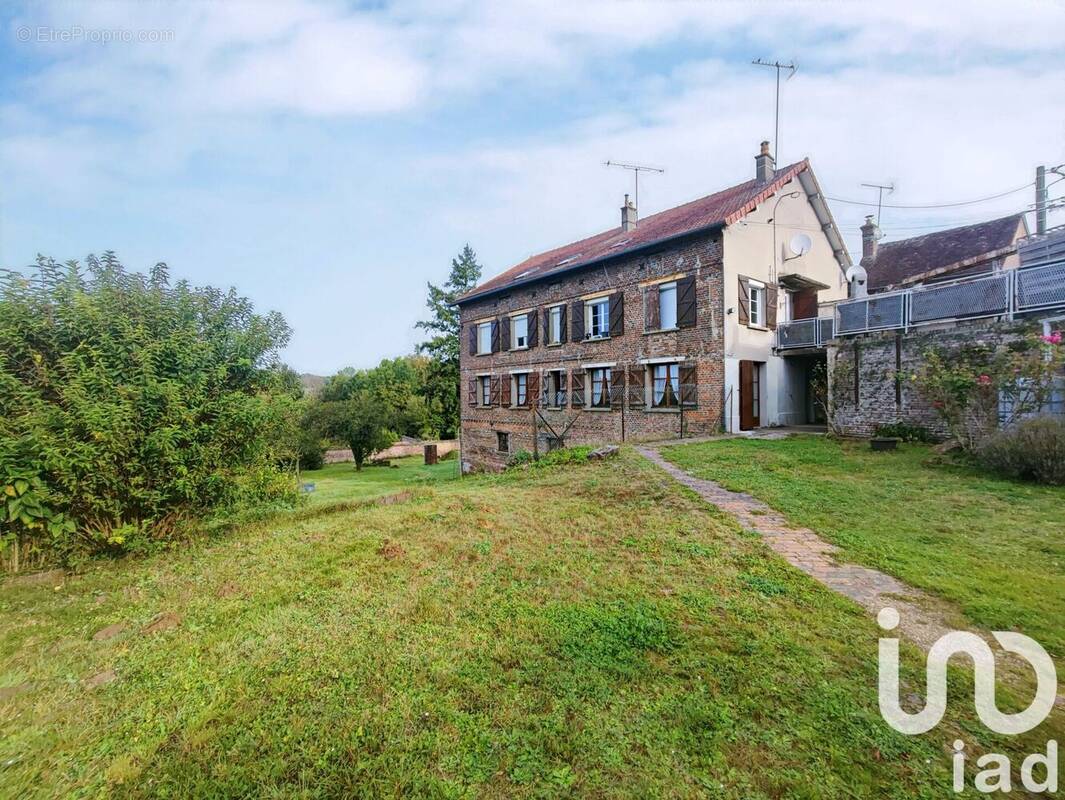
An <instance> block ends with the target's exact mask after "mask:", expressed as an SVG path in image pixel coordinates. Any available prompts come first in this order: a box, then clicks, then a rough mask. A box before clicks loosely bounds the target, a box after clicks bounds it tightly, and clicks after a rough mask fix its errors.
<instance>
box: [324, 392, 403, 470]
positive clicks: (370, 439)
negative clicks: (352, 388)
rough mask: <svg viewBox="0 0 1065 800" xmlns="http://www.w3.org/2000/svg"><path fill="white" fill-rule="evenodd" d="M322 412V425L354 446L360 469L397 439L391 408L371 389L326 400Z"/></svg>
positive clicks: (354, 453)
mask: <svg viewBox="0 0 1065 800" xmlns="http://www.w3.org/2000/svg"><path fill="white" fill-rule="evenodd" d="M319 413H320V414H321V429H322V430H323V431H324V432H325V433H326V434H327V435H328V436H331V437H333V438H335V439H337V440H339V441H343V442H346V443H347V445H348V447H350V448H351V454H352V456H353V458H354V459H355V469H356V470H361V469H362V465H363V463H365V461H366V459H367V458H369V457H370V456H371V455H373V454H374V453H376V452H378V451H379V450H384V449H385V448H387V447H390V446H391V445H392V443H393V442H395V441H396V435H395V433H393V431H392V428H391V423H392V420H391V419H390V414H389V413H388V409H387V408H386V407H385V406H383V405H382V404H381V403H380V402H379V401H378V399H377V398H376V397H375V396H374V393H373V392H372V391H370V390H369V389H360V390H358V391H356V392H355V393H353V394H352V395H351V396H350V397H348V398H346V399H344V400H330V401H327V402H323V403H322V404H321V406H320V408H319Z"/></svg>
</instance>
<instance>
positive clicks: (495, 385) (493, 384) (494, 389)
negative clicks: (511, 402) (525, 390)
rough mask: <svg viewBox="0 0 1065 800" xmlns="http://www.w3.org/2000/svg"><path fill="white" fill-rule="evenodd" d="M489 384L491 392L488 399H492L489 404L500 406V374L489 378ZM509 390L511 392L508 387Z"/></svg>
mask: <svg viewBox="0 0 1065 800" xmlns="http://www.w3.org/2000/svg"><path fill="white" fill-rule="evenodd" d="M488 386H489V393H488V395H489V397H488V399H489V401H490V402H489V403H488V405H490V406H498V405H499V376H498V375H493V376H492V377H491V378H489V379H488ZM508 392H509V389H508Z"/></svg>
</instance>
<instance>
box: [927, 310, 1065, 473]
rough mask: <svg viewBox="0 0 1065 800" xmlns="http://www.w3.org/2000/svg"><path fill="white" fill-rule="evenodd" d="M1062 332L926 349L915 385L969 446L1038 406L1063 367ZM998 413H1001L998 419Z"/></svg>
mask: <svg viewBox="0 0 1065 800" xmlns="http://www.w3.org/2000/svg"><path fill="white" fill-rule="evenodd" d="M1062 342H1063V339H1062V334H1061V332H1060V331H1055V332H1054V333H1051V334H1049V335H1045V336H1039V335H1036V334H1031V335H1028V336H1025V337H1023V338H1020V339H1016V340H1014V341H1011V342H1008V343H1005V344H991V343H987V342H980V341H976V342H974V343H971V344H966V345H965V346H963V347H961V348H958V349H952V350H929V351H928V352H926V353H925V363H924V365H923V366H922V368H921V369H920V371H919V372H918V373H917V374H916V382H917V389H918V391H919V392H920V394H921V395H922V396H923V397H924V398H925V399H926V400H927V401H928V402H929V403H930V404H931V406H932V408H934V409H935V410H936V412H937V413H938V414H939V415H940V417H941V418H942V419H943V421H944V423H945V424H946V426H947V429H948V430H949V431H950V434H951V436H952V437H953V438H954V439H956V440H957V441H958V442H959V443H960V444H961V446H962V447H963V448H964V449H965V450H967V451H970V452H974V451H975V450H977V449H978V448H979V447H980V445H981V444H982V443H983V442H984V441H985V440H986V439H987V438H988V437H989V436H991V435H992V434H993V433H994V432H995V431H996V430H997V429H998V427H999V425H1000V424H1001V425H1002V426H1003V427H1008V426H1010V425H1011V424H1012V423H1013V422H1014V421H1016V420H1017V419H1019V418H1022V417H1025V416H1028V415H1030V414H1033V413H1035V412H1038V411H1039V410H1040V409H1041V408H1043V407H1044V406H1045V405H1046V404H1047V403H1048V402H1049V400H1050V398H1051V395H1052V393H1053V391H1054V386H1055V383H1056V382H1057V381H1061V380H1062V376H1063V373H1065V346H1063V344H1062ZM1000 416H1001V417H1002V419H1001V420H1000Z"/></svg>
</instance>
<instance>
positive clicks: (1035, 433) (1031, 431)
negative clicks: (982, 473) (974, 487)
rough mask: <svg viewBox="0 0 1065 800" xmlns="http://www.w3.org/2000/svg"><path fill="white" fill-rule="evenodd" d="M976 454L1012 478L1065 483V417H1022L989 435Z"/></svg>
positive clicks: (986, 464)
mask: <svg viewBox="0 0 1065 800" xmlns="http://www.w3.org/2000/svg"><path fill="white" fill-rule="evenodd" d="M978 457H979V459H980V461H981V462H982V463H983V464H984V465H985V466H987V467H988V468H990V469H993V470H995V471H996V472H1001V473H1002V474H1004V475H1009V476H1010V477H1013V478H1022V479H1025V480H1034V481H1037V482H1039V483H1049V484H1054V485H1058V486H1061V485H1065V419H1061V418H1055V417H1034V418H1032V419H1026V420H1022V421H1021V422H1018V423H1017V424H1016V425H1013V426H1012V427H1010V428H1007V429H1005V430H1002V431H999V432H998V433H997V434H995V435H994V436H992V437H991V438H990V439H988V441H987V442H986V443H985V444H984V445H983V447H981V448H980V451H979V453H978Z"/></svg>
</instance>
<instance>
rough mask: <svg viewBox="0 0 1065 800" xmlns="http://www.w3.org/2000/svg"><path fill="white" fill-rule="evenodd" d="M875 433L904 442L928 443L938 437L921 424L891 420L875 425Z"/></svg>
mask: <svg viewBox="0 0 1065 800" xmlns="http://www.w3.org/2000/svg"><path fill="white" fill-rule="evenodd" d="M875 435H876V436H878V437H880V438H884V439H901V440H902V441H904V442H922V443H924V444H929V443H931V442H935V441H938V437H937V436H936V435H935V434H933V433H932V432H931V431H930V430H928V428H926V427H924V426H923V425H914V424H912V423H909V422H892V423H890V424H887V425H877V426H876V431H875Z"/></svg>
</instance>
